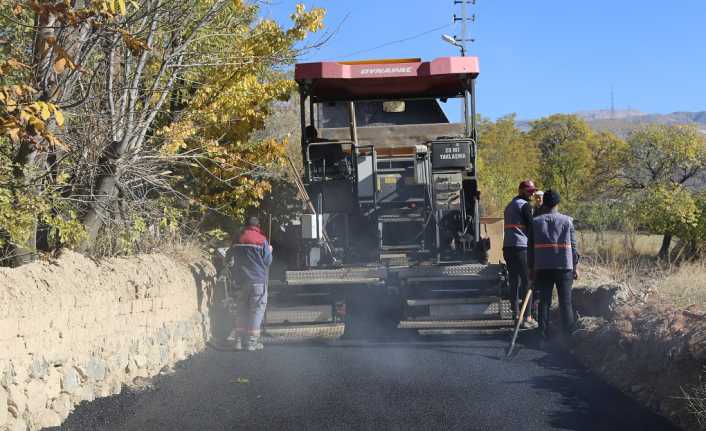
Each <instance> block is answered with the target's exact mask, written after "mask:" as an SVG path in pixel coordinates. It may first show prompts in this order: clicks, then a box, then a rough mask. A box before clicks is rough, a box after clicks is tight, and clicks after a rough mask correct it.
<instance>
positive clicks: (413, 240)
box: [295, 57, 488, 268]
mask: <svg viewBox="0 0 706 431" xmlns="http://www.w3.org/2000/svg"><path fill="white" fill-rule="evenodd" d="M477 74H478V63H477V59H476V58H474V57H461V58H441V59H437V60H434V61H432V62H421V61H420V60H419V59H403V60H385V61H379V60H378V61H370V62H350V63H308V64H298V65H297V67H296V73H295V75H296V80H297V82H298V84H299V90H300V97H301V107H302V109H301V130H302V158H303V160H304V166H305V178H304V180H305V181H304V183H305V186H306V189H307V192H308V194H309V196H310V199H311V201H312V203H313V205H312V206H313V209H314V210H315V213H314V214H305V215H304V216H303V218H302V228H303V232H302V236H303V246H302V250H301V259H300V263H301V266H302V267H303V268H325V267H331V266H335V265H347V264H348V265H374V264H385V265H393V266H395V265H401V266H406V265H416V264H450V263H464V262H478V263H485V262H486V261H487V254H486V252H487V249H488V244H487V243H486V241H484V240H481V238H480V223H479V203H478V197H479V192H478V187H477V178H476V128H475V101H474V99H475V98H474V79H475V77H476V76H477ZM449 98H462V99H463V100H464V107H465V113H466V115H465V116H464V117H465V118H464V123H463V124H461V125H458V124H451V123H450V122H449V121H448V119H447V117H446V115H445V114H444V112H443V110H442V109H441V107H440V105H439V101H440V100H442V101H445V100H447V99H449ZM307 107H308V110H307V109H306V108H307ZM307 111H308V112H307Z"/></svg>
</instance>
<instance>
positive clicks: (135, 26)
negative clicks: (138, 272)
mask: <svg viewBox="0 0 706 431" xmlns="http://www.w3.org/2000/svg"><path fill="white" fill-rule="evenodd" d="M0 7H1V8H4V9H3V12H4V13H3V14H1V15H0V16H2V18H3V19H4V20H5V21H6V22H5V24H7V26H6V29H5V30H3V32H5V33H7V34H10V33H11V31H8V30H7V29H13V30H12V32H13V33H12V35H13V37H14V40H13V47H16V48H17V49H16V50H15V51H14V52H12V53H7V55H5V56H3V57H0V66H1V67H2V68H3V69H2V73H1V74H0V79H2V81H1V82H0V84H1V85H2V91H0V94H1V95H2V96H0V98H1V99H0V135H2V136H4V138H0V143H2V149H3V151H2V153H1V154H2V156H3V158H2V160H0V165H1V166H0V175H5V177H6V178H7V181H5V182H4V183H3V184H0V188H3V190H2V191H3V193H4V195H5V196H6V197H5V198H2V197H0V205H2V203H3V202H7V205H8V206H9V207H12V208H13V209H14V210H15V211H14V212H9V211H8V212H5V213H3V215H4V218H0V238H3V239H5V240H6V242H9V243H11V244H14V245H15V246H17V245H27V246H28V247H27V248H29V249H30V251H31V249H33V248H34V246H35V243H34V239H33V237H35V233H37V232H39V233H41V232H52V231H54V232H56V234H55V235H54V237H55V238H59V239H62V240H65V241H69V240H71V241H78V240H80V239H81V238H83V239H82V240H81V241H80V242H81V243H82V245H81V247H80V248H81V249H82V250H89V249H91V248H95V247H96V244H97V241H99V237H100V236H101V235H103V236H105V237H108V240H109V242H110V241H113V239H114V237H116V236H119V235H122V236H124V237H125V238H130V240H129V241H122V242H119V243H120V244H128V246H130V244H129V243H132V242H133V239H134V238H137V237H139V235H135V232H138V233H144V232H150V231H153V230H155V229H158V228H159V226H163V225H165V223H162V222H163V221H164V220H166V219H169V220H172V221H173V220H175V218H174V217H173V216H174V214H175V213H174V210H175V209H177V210H178V209H181V210H182V213H183V212H184V211H183V210H189V209H191V208H196V209H199V211H200V212H203V210H204V209H213V210H216V211H220V212H222V213H225V214H229V215H232V216H238V215H241V214H242V212H243V208H244V207H245V206H248V205H254V204H256V203H257V201H258V199H259V198H261V197H262V195H263V193H264V192H265V191H267V190H268V187H269V185H268V183H267V181H266V177H267V175H268V171H269V170H270V168H271V167H272V165H273V164H276V163H277V160H278V157H279V155H281V151H282V148H283V146H284V142H282V141H275V140H265V141H260V140H253V139H251V137H250V136H251V134H252V132H253V131H254V130H257V129H258V128H261V127H263V124H264V120H265V118H266V117H267V114H268V110H269V107H270V106H271V104H272V102H273V101H276V100H283V99H286V98H287V97H288V95H289V94H290V93H291V91H292V88H293V82H292V81H291V80H290V79H288V78H287V76H286V75H284V74H283V73H282V66H283V65H286V64H290V63H292V62H293V61H294V60H295V58H296V56H297V55H298V53H299V51H298V50H297V49H296V48H295V46H296V45H297V44H298V43H299V42H300V41H302V40H303V39H304V38H305V37H306V35H307V34H309V33H310V32H312V31H317V30H319V29H320V28H321V27H322V19H323V14H324V12H323V10H321V9H313V10H311V11H307V10H306V9H305V8H304V6H303V5H298V6H297V7H296V10H295V11H294V13H293V15H292V25H291V27H290V28H288V29H284V28H282V27H280V26H279V25H278V24H277V23H275V22H274V21H271V20H261V19H259V17H258V14H259V10H258V7H257V3H256V2H246V1H240V0H235V1H233V0H230V1H226V0H185V1H182V0H131V1H127V2H126V1H123V0H99V1H91V2H86V3H83V2H69V1H64V0H56V1H43V2H36V1H34V0H28V1H10V2H7V1H5V2H2V3H1V4H0ZM0 34H2V33H0ZM299 49H302V47H300V48H299ZM6 71H7V72H6ZM8 72H9V73H8ZM20 191H23V192H24V193H25V194H24V195H22V193H20ZM0 196H2V193H0ZM7 196H10V197H9V198H8V197H7ZM23 196H33V197H35V198H36V199H38V201H37V202H39V201H41V202H42V205H41V207H42V208H43V211H44V212H45V213H46V217H45V216H40V215H39V214H37V213H36V212H35V213H32V212H31V211H32V210H31V208H32V207H31V206H30V205H24V204H22V199H20V197H23ZM35 207H37V206H36V205H35ZM7 214H15V216H10V217H6V215H7ZM186 214H190V212H189V211H186ZM20 215H21V216H22V217H20ZM20 219H22V220H24V221H26V223H22V224H17V223H15V222H16V221H18V220H20ZM73 222H76V223H77V224H78V227H79V228H80V230H83V231H84V233H83V234H81V235H79V234H78V233H77V234H72V235H68V232H73V231H74V230H73V228H72V229H69V227H68V225H67V223H73ZM13 223H15V225H16V226H18V225H22V226H24V228H23V229H22V233H21V234H20V233H18V232H17V230H16V229H15V230H12V231H11V230H9V229H7V226H11V225H13ZM47 223H48V224H49V225H50V226H48V230H47V226H46V225H47ZM166 224H168V225H171V224H172V223H171V222H170V223H166ZM33 230H34V231H35V232H32V231H33ZM62 232H63V233H62ZM125 232H127V233H125ZM124 233H125V234H124ZM40 242H44V243H46V241H40ZM55 242H56V241H55ZM99 242H100V241H99ZM113 242H114V241H113ZM22 243H27V244H22ZM101 247H103V246H102V245H101Z"/></svg>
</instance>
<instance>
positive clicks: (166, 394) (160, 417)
mask: <svg viewBox="0 0 706 431" xmlns="http://www.w3.org/2000/svg"><path fill="white" fill-rule="evenodd" d="M506 345H507V335H474V336H445V337H440V336H426V337H417V338H414V339H407V340H403V341H390V342H354V341H340V340H329V341H325V342H305V343H288V344H279V345H269V346H267V347H266V350H265V351H263V352H255V353H244V352H230V351H217V350H213V349H208V350H206V351H205V352H203V353H201V354H198V355H196V356H194V357H193V358H191V359H190V360H189V361H185V362H184V363H182V364H180V366H179V367H178V368H177V369H176V371H175V372H174V373H173V374H169V375H165V376H162V377H159V378H158V379H156V381H155V382H154V387H153V389H150V390H144V391H141V392H128V393H123V394H122V395H119V396H115V397H111V398H107V399H101V400H96V401H94V402H92V403H83V404H82V405H81V406H80V407H79V408H78V409H77V410H76V411H75V412H74V413H73V414H72V415H71V416H70V417H69V418H68V419H67V421H66V422H65V423H64V425H63V426H62V429H64V430H72V431H74V430H131V431H132V430H134V431H147V430H150V431H158V430H170V431H171V430H185V431H192V430H193V431H196V430H228V431H230V430H447V429H448V430H493V431H500V430H622V431H626V430H669V429H673V428H671V425H670V424H669V423H667V422H666V421H665V420H664V419H662V418H660V417H658V416H656V415H655V414H653V413H651V412H649V411H647V410H645V409H643V408H641V407H640V406H639V405H637V404H636V403H635V402H633V401H632V400H630V399H629V398H627V397H626V396H625V395H623V394H622V393H620V392H619V391H617V390H615V389H613V388H612V387H610V386H608V385H606V384H604V383H602V382H601V381H599V380H598V379H597V378H596V377H595V376H593V375H592V374H590V373H589V372H588V371H586V370H584V369H583V368H582V367H581V366H579V365H578V364H577V362H576V361H575V360H574V359H573V357H571V356H570V355H569V354H568V353H565V352H564V351H562V350H559V349H550V350H549V351H548V350H546V349H538V348H532V347H527V346H520V348H519V350H518V352H517V354H516V356H515V357H514V358H513V359H512V360H510V361H507V360H504V359H503V356H504V349H505V347H506Z"/></svg>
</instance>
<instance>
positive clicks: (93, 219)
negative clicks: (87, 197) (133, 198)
mask: <svg viewBox="0 0 706 431" xmlns="http://www.w3.org/2000/svg"><path fill="white" fill-rule="evenodd" d="M116 184H117V177H116V176H115V175H110V176H106V177H104V178H103V179H102V180H100V187H99V189H98V196H97V197H96V200H95V202H93V203H92V204H91V206H90V207H89V208H88V210H87V211H86V214H85V215H84V217H83V224H84V226H85V227H86V239H85V240H84V241H83V243H82V244H81V245H80V246H79V249H78V251H80V252H82V253H85V252H87V251H88V250H89V249H90V248H91V246H93V244H95V242H96V238H97V237H98V232H99V231H100V228H101V226H102V225H103V212H104V211H106V210H107V208H108V207H109V206H110V205H111V204H112V202H113V201H114V200H115V198H117V196H118V187H117V185H116Z"/></svg>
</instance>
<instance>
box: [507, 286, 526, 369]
mask: <svg viewBox="0 0 706 431" xmlns="http://www.w3.org/2000/svg"><path fill="white" fill-rule="evenodd" d="M530 296H532V289H527V294H526V295H525V300H524V301H522V308H521V309H520V315H519V316H518V318H517V323H516V324H515V332H514V333H513V334H512V341H511V342H510V347H509V348H508V349H507V356H510V355H511V354H512V349H513V348H514V347H515V341H517V334H518V333H519V332H520V325H521V324H522V321H523V320H524V318H525V311H527V303H529V299H530Z"/></svg>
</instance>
